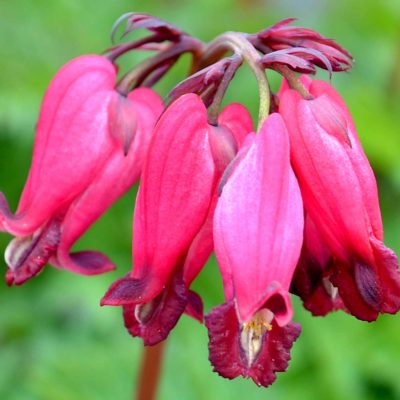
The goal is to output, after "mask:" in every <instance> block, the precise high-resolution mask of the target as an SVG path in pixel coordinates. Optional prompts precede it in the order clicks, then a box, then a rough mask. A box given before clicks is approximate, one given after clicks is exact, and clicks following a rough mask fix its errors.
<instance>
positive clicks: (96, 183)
mask: <svg viewBox="0 0 400 400" xmlns="http://www.w3.org/2000/svg"><path fill="white" fill-rule="evenodd" d="M115 80H116V70H115V67H114V66H113V64H112V63H111V62H110V61H108V60H107V59H106V58H104V57H101V56H96V55H87V56H81V57H78V58H76V59H74V60H72V61H70V62H69V63H67V64H66V65H65V66H63V67H62V68H61V70H60V71H59V72H58V73H57V75H56V76H55V77H54V79H53V81H52V82H51V84H50V86H49V88H48V90H47V92H46V95H45V97H44V100H43V104H42V107H41V112H40V116H39V121H38V125H37V131H36V137H35V146H34V153H33V158H32V164H31V168H30V171H29V176H28V180H27V182H26V184H25V187H24V191H23V193H22V195H21V199H20V202H19V205H18V209H17V212H16V213H15V215H13V214H11V212H10V211H9V209H8V205H7V203H6V201H5V198H4V197H1V199H0V203H1V204H0V211H1V216H0V223H1V229H2V230H3V231H6V232H9V233H11V234H13V235H15V236H16V238H15V239H14V240H12V241H11V243H10V244H9V245H8V247H7V250H6V262H7V264H8V267H9V268H8V271H7V277H6V279H7V283H8V284H16V285H19V284H22V283H23V282H25V281H26V280H27V279H29V278H31V277H32V276H34V275H36V274H37V273H39V272H40V271H41V270H42V269H43V267H44V265H45V264H46V263H47V262H48V261H49V260H50V259H51V262H52V263H53V264H55V265H57V266H59V267H62V268H66V269H69V270H71V271H74V272H77V273H82V274H89V275H90V274H98V273H102V272H105V271H108V270H111V269H113V268H114V265H113V264H112V262H111V261H110V260H109V259H108V257H107V256H105V255H103V254H101V253H99V252H94V251H83V252H79V253H72V254H69V250H70V248H71V246H72V245H73V244H74V242H75V241H76V240H77V239H78V238H79V237H80V236H81V235H82V234H83V233H84V232H85V231H86V230H87V229H88V228H89V227H90V225H91V224H93V223H94V221H95V220H96V219H97V218H99V217H100V215H101V214H103V213H104V212H105V211H106V209H107V208H108V207H109V206H110V205H111V204H112V203H113V202H114V201H115V200H116V199H117V198H118V197H120V196H121V195H122V194H123V193H124V192H125V191H126V190H127V189H128V188H129V187H130V186H131V185H132V184H133V183H134V181H135V180H137V179H138V177H139V174H140V170H141V166H142V163H143V158H144V155H145V152H146V150H147V147H148V143H149V140H150V137H151V133H152V127H153V126H154V124H155V121H156V119H157V117H158V115H159V114H160V113H161V111H162V103H161V100H160V99H159V97H158V95H156V94H155V93H154V92H153V91H151V90H149V89H137V90H134V91H133V92H131V93H130V94H129V95H128V96H127V97H124V96H122V95H120V94H119V93H118V92H117V91H116V90H115V88H114V87H115Z"/></svg>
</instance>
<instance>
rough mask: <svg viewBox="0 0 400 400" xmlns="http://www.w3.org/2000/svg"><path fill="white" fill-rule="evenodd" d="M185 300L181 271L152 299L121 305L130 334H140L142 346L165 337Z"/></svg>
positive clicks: (173, 324)
mask: <svg viewBox="0 0 400 400" xmlns="http://www.w3.org/2000/svg"><path fill="white" fill-rule="evenodd" d="M187 302H188V291H187V289H186V286H185V284H184V282H183V279H182V274H181V273H176V274H175V275H174V277H173V279H172V281H171V282H170V284H169V285H167V286H166V288H165V289H164V290H163V291H162V292H161V294H159V295H158V296H157V297H155V298H154V299H152V300H150V301H149V302H147V303H144V304H137V305H126V306H124V311H123V316H124V322H125V326H126V328H127V329H128V331H129V333H130V334H131V335H132V336H134V337H137V336H139V337H141V338H142V339H143V342H144V344H145V345H146V346H152V345H155V344H157V343H159V342H161V341H162V340H164V339H166V338H167V336H168V335H169V332H170V331H171V330H172V329H173V328H174V326H175V325H176V323H177V322H178V320H179V318H180V316H181V315H182V314H183V312H184V311H185V307H186V305H187Z"/></svg>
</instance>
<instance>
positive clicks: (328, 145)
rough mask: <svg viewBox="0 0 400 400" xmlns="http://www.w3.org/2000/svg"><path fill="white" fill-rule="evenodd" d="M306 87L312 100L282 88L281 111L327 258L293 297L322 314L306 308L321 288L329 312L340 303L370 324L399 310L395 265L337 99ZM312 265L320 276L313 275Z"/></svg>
mask: <svg viewBox="0 0 400 400" xmlns="http://www.w3.org/2000/svg"><path fill="white" fill-rule="evenodd" d="M303 82H304V83H305V85H306V87H307V89H308V91H309V93H310V94H311V96H312V98H310V99H309V100H306V99H304V98H302V97H301V96H300V95H299V93H298V92H296V91H295V90H292V89H286V90H282V91H281V99H280V106H279V112H280V113H281V114H282V116H283V118H284V120H285V122H286V124H287V127H288V131H289V135H290V140H291V158H292V162H293V168H294V171H295V173H296V175H297V177H298V179H299V183H300V187H301V191H302V196H303V201H304V206H305V209H306V211H307V213H308V215H309V216H310V218H311V219H312V221H313V223H314V224H315V228H316V230H317V232H318V233H317V234H318V235H320V237H321V243H322V244H321V245H322V246H325V247H326V249H328V250H329V253H330V254H329V255H328V257H325V260H321V259H320V260H318V259H315V258H314V261H312V260H310V259H308V261H307V262H306V264H308V265H309V266H310V268H309V269H308V273H309V274H312V275H313V276H310V280H313V281H314V283H313V289H312V290H311V291H309V290H305V288H304V287H303V286H302V284H301V283H300V282H299V281H297V291H298V292H299V294H300V295H301V296H302V297H303V300H305V301H306V303H309V307H308V308H313V309H314V310H315V313H316V314H324V313H325V312H324V311H322V309H320V310H318V308H320V307H319V306H318V304H314V305H311V304H310V302H309V300H310V296H312V295H313V293H314V292H315V291H320V290H321V285H322V286H323V288H325V289H324V290H323V293H324V294H325V300H326V297H329V296H330V297H331V307H329V306H328V307H327V308H326V311H330V309H332V308H333V309H334V308H338V304H339V307H340V301H343V303H344V307H343V308H344V309H346V310H348V311H349V312H350V313H351V314H353V315H354V316H356V317H357V318H359V319H362V320H367V321H373V320H375V319H376V318H377V317H378V315H379V313H396V312H397V311H398V310H399V309H400V273H399V269H398V261H397V257H396V255H395V254H394V253H393V252H392V251H391V250H390V249H388V248H387V247H385V246H384V244H383V242H382V241H383V228H382V220H381V215H380V209H379V202H378V194H377V187H376V182H375V177H374V174H373V172H372V169H371V167H370V165H369V162H368V159H367V157H366V156H365V154H364V151H363V149H362V147H361V143H360V141H359V139H358V136H357V133H356V130H355V127H354V123H353V121H352V118H351V115H350V113H349V111H348V109H347V107H346V105H345V103H344V101H343V100H342V99H341V97H340V96H339V94H338V93H337V92H336V91H335V90H334V89H333V88H332V87H331V86H330V85H329V84H328V83H326V82H323V81H314V82H311V80H310V79H305V78H303ZM307 240H308V239H307V238H306V243H307ZM309 255H310V253H309ZM313 262H314V263H317V264H319V265H320V270H321V269H322V270H323V273H319V274H318V275H315V273H314V272H313V271H315V270H313V269H312V268H311V265H312V263H313ZM321 263H322V264H324V265H321ZM306 270H307V267H306ZM337 296H340V299H341V300H339V303H338V299H337ZM335 303H336V305H335ZM324 307H325V306H324Z"/></svg>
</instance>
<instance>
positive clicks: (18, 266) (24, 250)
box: [5, 220, 60, 286]
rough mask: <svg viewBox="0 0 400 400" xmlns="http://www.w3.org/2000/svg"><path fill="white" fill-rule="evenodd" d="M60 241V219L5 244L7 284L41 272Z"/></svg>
mask: <svg viewBox="0 0 400 400" xmlns="http://www.w3.org/2000/svg"><path fill="white" fill-rule="evenodd" d="M59 242H60V221H58V220H52V221H50V222H49V223H48V224H47V225H46V226H45V227H44V228H43V229H42V230H40V231H38V232H36V233H34V234H33V235H32V236H29V237H17V238H15V239H13V240H12V241H11V242H10V244H9V245H8V246H7V249H6V252H5V259H6V263H7V265H8V270H7V273H6V283H7V285H9V286H11V285H22V284H23V283H24V282H26V281H27V280H28V279H30V278H32V277H34V276H35V275H37V274H38V273H39V272H41V271H42V270H43V268H44V266H45V265H46V263H47V262H48V260H49V259H50V257H52V256H53V255H54V254H55V253H56V251H57V246H58V244H59Z"/></svg>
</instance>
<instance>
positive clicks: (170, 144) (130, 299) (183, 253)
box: [102, 94, 252, 345]
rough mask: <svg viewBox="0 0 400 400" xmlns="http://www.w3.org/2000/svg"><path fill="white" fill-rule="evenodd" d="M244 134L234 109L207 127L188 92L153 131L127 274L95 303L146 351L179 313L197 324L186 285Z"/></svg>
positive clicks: (207, 249) (244, 122) (202, 255)
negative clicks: (115, 313) (116, 314)
mask: <svg viewBox="0 0 400 400" xmlns="http://www.w3.org/2000/svg"><path fill="white" fill-rule="evenodd" d="M251 129H252V128H251V119H250V116H249V114H248V113H247V111H246V110H245V109H244V108H243V107H242V106H240V105H238V104H234V105H230V106H228V107H227V108H226V109H225V110H224V112H222V114H221V115H220V117H219V121H218V126H212V125H210V124H209V123H208V119H207V110H206V108H205V106H204V104H203V102H202V100H201V99H200V97H198V96H197V95H194V94H187V95H183V96H181V97H180V98H179V99H178V100H176V101H175V102H174V103H172V104H171V106H169V107H168V109H167V110H166V111H165V113H164V114H163V115H162V117H161V118H160V120H159V122H158V124H157V125H156V128H155V133H154V137H153V140H152V142H151V145H150V148H149V152H148V156H147V159H146V162H145V166H144V169H143V174H142V177H141V184H140V188H139V193H138V197H137V200H136V206H135V215H134V225H133V237H134V241H133V261H134V269H133V271H132V272H131V273H130V274H129V275H128V276H127V277H125V278H122V279H120V280H118V281H117V282H115V283H114V284H113V285H112V286H111V287H110V289H109V290H108V292H107V293H106V295H105V296H104V298H103V299H102V305H121V306H123V308H124V319H125V325H126V327H127V328H128V330H129V332H130V333H131V334H132V335H133V336H140V337H142V338H143V341H144V343H145V344H146V345H151V344H156V343H157V342H159V341H161V340H163V339H165V338H166V337H167V335H168V333H169V331H170V330H171V329H172V328H173V327H174V326H175V324H176V323H177V321H178V319H179V317H180V316H181V314H182V313H183V312H184V311H185V309H186V312H187V313H189V314H190V315H192V316H194V317H196V318H197V319H199V320H202V302H201V299H200V298H199V296H198V295H197V294H195V293H194V292H191V291H189V286H190V284H191V282H192V281H193V279H194V278H195V277H196V276H197V274H198V273H199V272H200V270H201V268H202V267H203V265H204V264H205V262H206V261H207V258H208V257H209V255H210V253H211V251H212V249H213V239H212V216H213V212H214V208H215V204H216V201H217V186H218V184H219V181H220V179H221V176H222V173H223V172H224V170H225V168H226V166H227V165H228V163H229V162H230V161H231V160H232V159H233V157H234V156H235V154H236V152H237V149H238V146H239V145H240V143H241V142H242V141H243V139H244V136H245V135H246V134H247V133H248V132H250V131H251Z"/></svg>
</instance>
